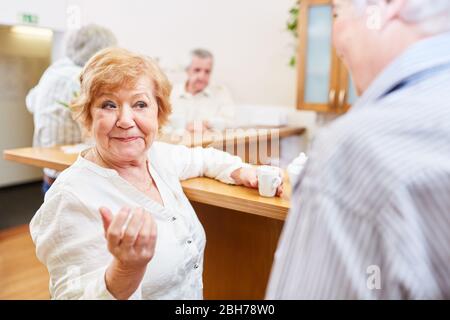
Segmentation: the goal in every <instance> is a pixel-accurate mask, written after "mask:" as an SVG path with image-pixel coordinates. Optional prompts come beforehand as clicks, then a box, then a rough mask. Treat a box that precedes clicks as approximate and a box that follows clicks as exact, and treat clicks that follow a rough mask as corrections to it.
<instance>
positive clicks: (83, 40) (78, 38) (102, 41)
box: [66, 24, 117, 67]
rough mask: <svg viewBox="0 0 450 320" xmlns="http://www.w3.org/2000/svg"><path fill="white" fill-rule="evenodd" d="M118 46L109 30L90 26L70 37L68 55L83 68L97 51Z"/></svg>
mask: <svg viewBox="0 0 450 320" xmlns="http://www.w3.org/2000/svg"><path fill="white" fill-rule="evenodd" d="M116 44H117V39H116V37H115V36H114V34H113V33H112V32H111V31H110V30H109V29H106V28H104V27H101V26H98V25H95V24H89V25H86V26H83V27H81V28H80V29H78V30H75V31H73V33H72V34H70V35H69V37H68V39H67V43H66V55H67V56H68V57H69V58H70V59H71V60H72V61H73V62H74V63H75V64H77V65H79V66H81V67H82V66H84V64H85V63H86V62H87V61H88V60H89V59H90V58H91V57H92V56H93V55H94V54H95V53H96V52H97V51H99V50H101V49H104V48H107V47H111V46H115V45H116Z"/></svg>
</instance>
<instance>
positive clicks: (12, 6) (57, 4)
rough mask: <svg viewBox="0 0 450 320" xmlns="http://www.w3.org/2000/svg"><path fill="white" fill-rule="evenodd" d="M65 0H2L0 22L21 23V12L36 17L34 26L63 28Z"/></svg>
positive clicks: (54, 28)
mask: <svg viewBox="0 0 450 320" xmlns="http://www.w3.org/2000/svg"><path fill="white" fill-rule="evenodd" d="M66 1H67V0H2V1H0V24H3V25H16V24H22V23H23V21H22V20H21V15H22V14H32V15H34V16H36V17H37V18H38V23H37V24H36V26H39V27H46V28H50V29H53V30H64V28H65V25H66V19H65V7H66Z"/></svg>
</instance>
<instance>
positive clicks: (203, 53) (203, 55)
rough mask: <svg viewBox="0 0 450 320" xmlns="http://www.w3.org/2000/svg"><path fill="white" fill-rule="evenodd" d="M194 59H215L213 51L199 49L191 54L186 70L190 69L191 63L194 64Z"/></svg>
mask: <svg viewBox="0 0 450 320" xmlns="http://www.w3.org/2000/svg"><path fill="white" fill-rule="evenodd" d="M194 57H197V58H200V59H208V58H210V59H214V56H213V54H212V53H211V51H209V50H206V49H201V48H197V49H194V50H192V51H191V52H190V53H189V56H188V59H187V61H186V68H189V67H190V65H191V63H192V59H193V58H194Z"/></svg>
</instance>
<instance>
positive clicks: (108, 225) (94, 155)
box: [30, 48, 281, 299]
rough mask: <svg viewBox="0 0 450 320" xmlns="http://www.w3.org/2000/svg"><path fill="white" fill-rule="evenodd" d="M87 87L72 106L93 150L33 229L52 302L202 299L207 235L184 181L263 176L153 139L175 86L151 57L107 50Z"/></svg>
mask: <svg viewBox="0 0 450 320" xmlns="http://www.w3.org/2000/svg"><path fill="white" fill-rule="evenodd" d="M80 80H81V92H80V95H79V97H78V98H77V99H76V101H75V102H74V104H73V108H74V110H75V112H76V113H77V114H78V116H79V119H80V120H81V121H82V123H83V125H84V126H85V128H86V129H88V130H89V131H90V133H91V135H92V136H93V138H94V139H95V146H94V147H93V148H91V149H88V150H85V151H84V152H82V153H81V154H80V155H79V157H78V159H77V161H76V162H75V163H74V164H73V165H72V166H71V167H70V168H68V169H67V170H65V171H64V172H62V174H61V175H60V176H59V177H58V179H57V180H56V182H55V184H54V185H53V186H52V188H50V190H49V192H48V193H47V194H46V196H45V201H44V204H43V205H42V207H41V208H40V209H39V211H38V212H37V213H36V215H35V216H34V218H33V220H32V221H31V226H30V227H31V235H32V238H33V241H34V243H35V244H36V251H37V256H38V258H39V259H40V260H41V261H42V262H43V263H44V264H45V265H46V266H47V268H48V271H49V274H50V292H51V295H52V297H53V298H56V299H61V298H64V299H80V298H87V299H103V298H116V299H131V298H133V299H201V298H202V271H203V252H204V248H205V233H204V230H203V228H202V225H201V224H200V222H199V220H198V218H197V216H196V213H195V212H194V210H193V208H192V206H191V205H190V203H189V201H188V199H187V198H186V196H185V195H184V193H183V190H182V188H181V184H180V180H183V179H187V178H191V177H198V176H203V175H204V176H207V177H211V178H215V179H217V180H220V181H222V182H224V183H229V184H241V185H245V186H249V187H256V186H257V178H256V174H255V170H254V169H253V168H250V167H249V166H248V165H245V164H243V163H242V161H241V160H240V158H238V157H235V156H232V155H230V154H227V153H225V152H222V151H218V150H214V149H211V148H208V149H204V148H193V149H190V148H187V147H184V146H179V145H169V144H164V143H159V142H155V141H154V140H155V137H156V135H157V133H158V129H159V128H160V127H161V126H162V125H163V124H164V123H165V122H166V120H167V117H168V115H169V113H170V104H169V95H170V84H169V83H168V81H167V78H166V77H165V76H164V74H163V73H162V72H161V71H160V69H159V68H158V67H157V65H156V64H155V63H154V62H153V61H152V60H150V59H149V58H147V57H144V56H140V55H137V54H134V53H131V52H129V51H126V50H124V49H119V48H109V49H104V50H102V51H100V52H99V53H98V54H96V55H95V56H94V57H92V58H91V59H90V60H89V61H88V63H87V65H86V66H85V68H84V70H83V72H82V74H81V77H80ZM279 191H280V192H281V188H280V190H279ZM102 225H103V226H102Z"/></svg>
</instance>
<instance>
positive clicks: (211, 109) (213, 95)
mask: <svg viewBox="0 0 450 320" xmlns="http://www.w3.org/2000/svg"><path fill="white" fill-rule="evenodd" d="M213 63H214V58H213V55H212V53H211V52H209V51H208V50H205V49H195V50H193V51H192V52H191V54H190V61H189V65H188V66H187V67H186V74H187V80H186V82H185V83H180V84H177V85H175V86H174V88H173V91H172V94H171V103H172V108H173V115H172V117H174V118H176V117H178V118H183V119H184V122H185V123H186V129H187V130H189V131H195V130H207V129H212V128H214V127H215V123H220V124H221V127H222V126H225V127H226V126H231V125H232V121H233V118H234V104H233V100H232V98H231V95H230V94H229V92H228V90H227V89H226V88H225V87H224V86H218V85H211V84H210V77H211V72H212V70H213Z"/></svg>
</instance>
